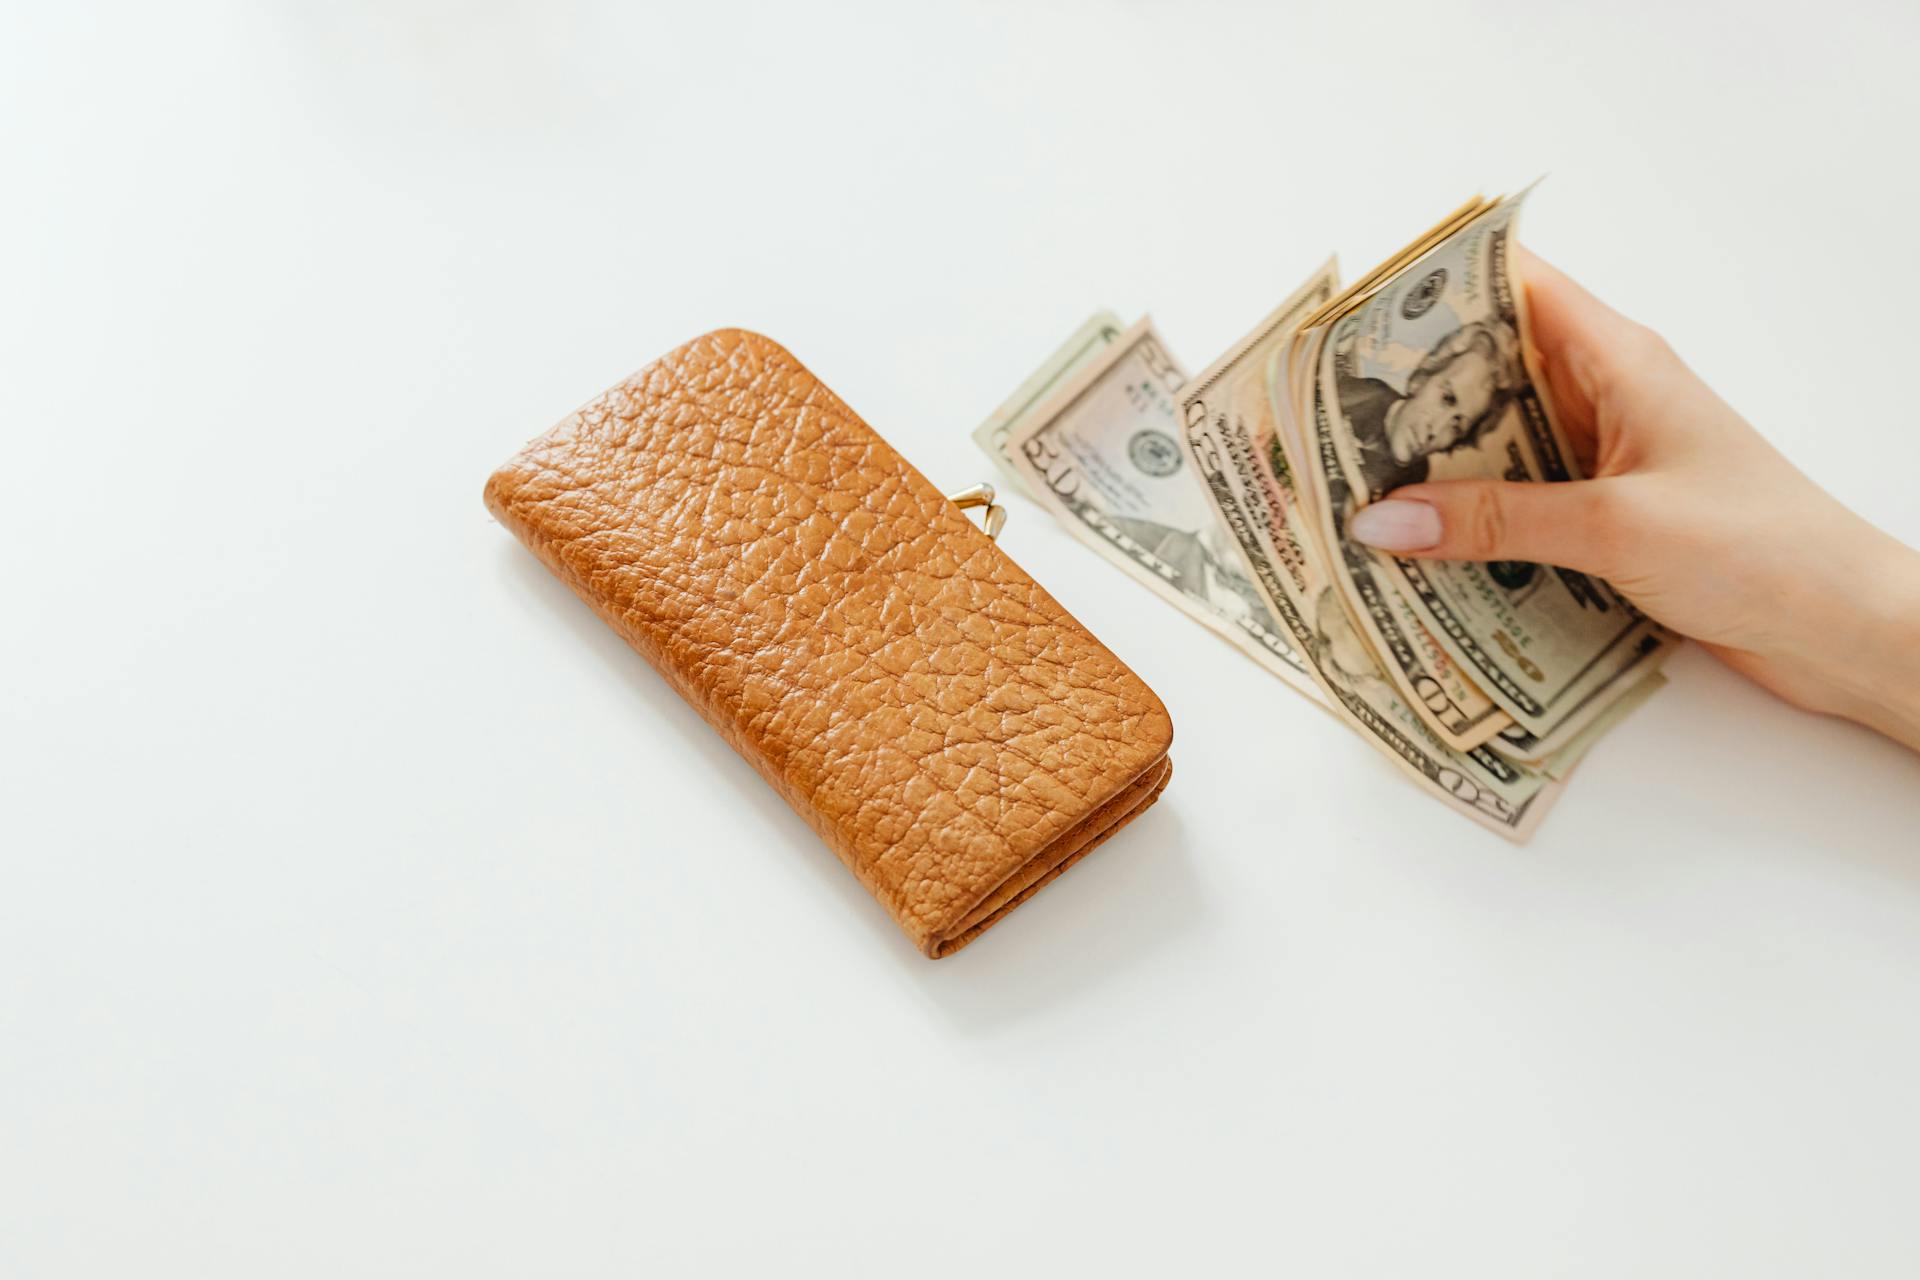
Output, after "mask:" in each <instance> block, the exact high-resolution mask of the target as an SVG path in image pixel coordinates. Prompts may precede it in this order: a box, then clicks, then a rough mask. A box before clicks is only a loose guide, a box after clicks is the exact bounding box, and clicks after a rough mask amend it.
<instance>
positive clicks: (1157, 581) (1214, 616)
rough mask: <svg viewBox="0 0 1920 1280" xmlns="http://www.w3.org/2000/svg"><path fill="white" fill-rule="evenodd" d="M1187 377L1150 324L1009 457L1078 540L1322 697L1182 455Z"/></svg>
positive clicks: (1031, 422)
mask: <svg viewBox="0 0 1920 1280" xmlns="http://www.w3.org/2000/svg"><path fill="white" fill-rule="evenodd" d="M1185 382H1186V373H1185V371H1184V370H1183V369H1182V368H1181V366H1180V363H1179V362H1178V361H1177V360H1175V359H1174V357H1173V356H1172V354H1171V353H1170V352H1168V350H1167V347H1166V344H1165V343H1164V342H1163V341H1162V340H1161V338H1160V335H1159V334H1158V333H1157V332H1156V331H1155V329H1154V327H1153V322H1152V320H1150V319H1142V320H1141V321H1140V322H1139V323H1138V324H1136V325H1134V326H1133V327H1132V328H1131V329H1128V330H1127V331H1126V332H1125V333H1123V334H1122V335H1120V337H1119V338H1118V339H1117V340H1116V341H1114V342H1113V343H1112V344H1111V345H1110V346H1108V347H1107V348H1106V350H1104V351H1103V352H1101V353H1100V354H1099V355H1098V356H1097V357H1096V358H1095V359H1094V360H1093V361H1092V362H1090V363H1088V364H1086V365H1084V367H1082V368H1081V369H1080V371H1079V372H1078V373H1077V374H1074V375H1073V376H1072V377H1070V378H1069V379H1067V381H1066V382H1065V384H1064V385H1062V386H1061V387H1060V388H1059V389H1058V390H1057V391H1056V392H1055V393H1054V394H1053V395H1052V396H1051V397H1050V398H1048V399H1047V400H1046V401H1045V402H1044V403H1043V404H1041V405H1039V406H1037V407H1036V408H1035V409H1034V410H1032V411H1031V412H1030V413H1028V414H1027V415H1026V416H1025V418H1024V420H1023V421H1021V422H1020V423H1018V424H1017V425H1016V426H1015V427H1014V428H1013V429H1012V430H1011V431H1010V432H1009V434H1008V437H1007V450H1008V457H1009V459H1010V460H1011V462H1012V465H1013V468H1014V471H1015V472H1016V474H1018V475H1019V476H1020V478H1021V480H1022V481H1023V482H1024V485H1025V487H1026V489H1027V491H1028V492H1029V493H1030V494H1032V495H1033V496H1034V498H1035V500H1036V501H1038V502H1040V503H1041V505H1043V506H1045V507H1047V508H1048V509H1049V510H1051V511H1052V512H1053V514H1054V516H1055V517H1056V518H1057V519H1059V520H1060V521H1061V523H1062V524H1064V525H1065V526H1066V528H1067V529H1068V531H1069V532H1071V533H1072V534H1073V536H1074V537H1076V538H1078V539H1079V540H1080V541H1082V542H1085V543H1086V544H1087V545H1089V546H1091V547H1092V548H1093V549H1094V550H1096V551H1098V552H1099V553H1100V554H1101V555H1103V556H1105V557H1106V558H1107V559H1109V560H1111V561H1113V562H1114V563H1115V564H1117V565H1119V566H1120V567H1121V568H1122V569H1124V570H1125V571H1126V572H1127V573H1128V574H1129V575H1131V576H1132V577H1134V578H1136V579H1138V580H1139V581H1141V582H1143V583H1145V584H1146V586H1147V587H1148V588H1149V589H1151V590H1152V591H1153V592H1154V593H1155V594H1156V595H1158V596H1160V597H1161V598H1162V599H1164V600H1166V601H1168V602H1170V603H1172V604H1174V605H1175V606H1177V607H1179V608H1180V609H1182V610H1184V611H1185V612H1186V613H1188V614H1189V615H1191V616H1192V617H1194V618H1195V619H1197V620H1198V621H1200V622H1201V623H1203V624H1204V625H1206V626H1207V627H1209V628H1211V629H1212V630H1214V631H1216V632H1218V633H1219V634H1220V635H1222V636H1224V637H1226V638H1227V639H1228V640H1230V641H1231V642H1233V644H1234V645H1236V646H1237V647H1238V648H1240V649H1241V650H1242V651H1243V652H1245V653H1247V654H1248V655H1249V656H1251V657H1252V658H1253V659H1254V660H1255V661H1257V662H1259V663H1260V665H1262V666H1263V667H1265V668H1266V669H1267V670H1268V671H1271V672H1272V673H1273V674H1274V675H1276V676H1279V677H1280V678H1281V679H1282V680H1283V681H1285V682H1286V683H1288V684H1290V685H1292V686H1293V687H1294V688H1296V689H1298V690H1300V691H1301V692H1302V693H1306V694H1308V695H1309V696H1310V697H1314V698H1316V699H1317V698H1318V697H1319V694H1318V690H1317V689H1316V688H1315V686H1314V683H1313V680H1312V678H1311V677H1310V676H1309V675H1308V674H1307V671H1306V666H1305V664H1304V663H1303V662H1302V660H1301V658H1300V655H1299V654H1297V653H1296V652H1295V651H1294V649H1293V647H1292V645H1291V644H1289V643H1288V641H1287V638H1286V636H1285V634H1284V633H1283V632H1282V631H1281V629H1280V627H1279V624H1278V623H1277V622H1276V621H1275V620H1274V617H1273V615H1272V613H1271V612H1270V611H1269V608H1268V606H1267V603H1266V601H1265V600H1264V599H1263V598H1262V597H1261V593H1260V591H1259V589H1258V588H1257V587H1256V586H1255V585H1254V584H1253V582H1252V581H1251V580H1250V579H1249V578H1248V577H1247V574H1246V570H1245V568H1244V567H1243V566H1242V564H1241V562H1240V557H1239V555H1238V553H1237V552H1235V550H1234V548H1233V545H1232V542H1231V539H1230V538H1229V537H1228V535H1227V532H1226V530H1224V529H1223V528H1221V527H1220V524H1219V522H1218V520H1217V519H1216V517H1215V515H1214V512H1213V509H1212V507H1211V506H1210V505H1209V504H1208V501H1207V498H1206V495H1205V494H1204V493H1203V492H1202V491H1201V489H1200V485H1199V482H1198V481H1197V480H1196V479H1195V477H1194V474H1193V470H1192V468H1191V467H1190V466H1188V464H1187V461H1186V458H1185V457H1184V455H1183V454H1182V453H1181V450H1180V444H1179V426H1178V421H1177V418H1176V400H1177V397H1178V396H1179V394H1180V390H1181V388H1182V387H1183V385H1184V384H1185Z"/></svg>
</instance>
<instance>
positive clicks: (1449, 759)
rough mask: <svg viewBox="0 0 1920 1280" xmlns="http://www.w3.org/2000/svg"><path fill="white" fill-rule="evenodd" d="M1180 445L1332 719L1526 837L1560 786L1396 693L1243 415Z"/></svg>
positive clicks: (1468, 811) (1483, 816)
mask: <svg viewBox="0 0 1920 1280" xmlns="http://www.w3.org/2000/svg"><path fill="white" fill-rule="evenodd" d="M1181 444H1182V448H1183V451H1184V452H1185V453H1186V455H1187V458H1188V460H1189V461H1190V462H1191V463H1192V465H1193V468H1194V470H1195V472H1196V473H1197V474H1198V475H1200V477H1201V479H1202V481H1203V482H1204V484H1205V487H1206V492H1207V495H1208V499H1209V501H1210V502H1211V504H1212V505H1213V506H1214V508H1215V510H1216V512H1217V513H1218V516H1219V518H1220V521H1221V523H1222V524H1223V525H1224V526H1225V527H1226V528H1227V529H1228V530H1229V531H1230V532H1231V533H1232V535H1233V537H1234V542H1235V546H1236V548H1237V549H1238V550H1239V552H1240V554H1241V558H1242V561H1243V563H1244V564H1245V566H1246V568H1247V570H1248V572H1249V573H1250V574H1251V575H1252V577H1253V578H1254V580H1255V582H1256V583H1258V584H1259V586H1260V589H1261V593H1262V595H1263V596H1264V597H1265V598H1266V600H1267V601H1268V603H1269V605H1270V606H1271V608H1272V611H1273V614H1274V616H1275V617H1276V618H1278V619H1279V620H1280V622H1281V624H1282V625H1283V626H1285V627H1286V628H1287V631H1288V635H1289V637H1290V638H1291V639H1292V641H1293V647H1294V648H1295V650H1296V651H1298V652H1299V653H1301V654H1302V655H1304V656H1305V658H1306V660H1307V665H1308V669H1309V670H1310V671H1311V672H1312V673H1313V675H1314V677H1315V679H1316V681H1317V682H1318V683H1319V685H1320V687H1321V690H1322V692H1323V695H1324V697H1325V698H1326V700H1327V702H1328V703H1329V704H1330V706H1331V708H1332V709H1333V711H1334V714H1335V715H1336V716H1337V717H1338V718H1340V719H1341V720H1342V721H1343V722H1345V723H1346V724H1347V725H1348V727H1350V728H1352V729H1353V730H1355V731H1356V732H1357V733H1359V734H1360V736H1361V738H1362V739H1364V740H1365V741H1367V742H1368V743H1369V744H1370V745H1372V746H1373V747H1375V748H1376V749H1377V750H1379V751H1380V752H1381V753H1382V754H1384V755H1386V756H1387V757H1388V758H1389V759H1391V760H1392V761H1393V762H1394V763H1395V764H1396V765H1398V766H1399V767H1400V768H1401V769H1402V770H1403V771H1404V772H1405V773H1406V774H1407V775H1408V776H1410V777H1411V778H1413V779H1414V780H1415V781H1416V782H1417V783H1419V784H1420V785H1421V787H1422V788H1423V789H1425V790H1426V791H1427V792H1428V793H1429V794H1431V795H1433V796H1434V797H1435V798H1437V799H1439V800H1440V801H1442V802H1443V803H1445V804H1446V805H1447V806H1448V807H1450V808H1452V809H1454V810H1456V811H1457V812H1460V813H1463V814H1465V815H1466V816H1468V817H1470V818H1472V819H1474V820H1475V821H1477V822H1480V823H1482V824H1483V825H1485V826H1488V827H1490V828H1492V829H1493V830H1495V831H1497V832H1499V833H1500V834H1502V835H1505V836H1507V837H1509V838H1511V839H1514V840H1524V839H1525V838H1526V837H1527V836H1528V835H1529V834H1530V833H1531V832H1532V830H1533V828H1534V827H1535V826H1536V825H1537V824H1538V823H1539V821H1540V819H1541V817H1542V816H1543V815H1544V814H1545V813H1546V811H1547V809H1548V808H1549V807H1550V806H1551V804H1552V802H1553V800H1554V798H1555V797H1556V796H1557V794H1558V790H1559V784H1558V783H1556V782H1554V781H1553V780H1552V779H1550V778H1547V777H1544V776H1542V775H1540V774H1538V773H1535V772H1533V771H1530V770H1528V769H1525V768H1523V767H1521V766H1519V765H1516V764H1514V763H1513V762H1511V761H1509V760H1507V759H1506V758H1504V757H1503V756H1501V755H1499V754H1498V753H1496V752H1494V751H1491V750H1489V749H1487V748H1486V747H1476V748H1474V749H1473V750H1471V751H1465V752H1462V751H1455V750H1454V749H1453V748H1451V747H1449V746H1447V744H1446V743H1444V742H1442V741H1441V740H1440V739H1439V738H1438V737H1436V736H1435V735H1434V734H1433V732H1432V731H1431V730H1430V729H1429V728H1428V726H1427V724H1426V722H1425V720H1424V719H1423V718H1422V717H1421V716H1420V715H1419V714H1417V713H1416V712H1415V711H1414V710H1413V709H1412V707H1410V706H1409V705H1408V703H1407V702H1406V700H1405V699H1403V698H1402V697H1401V696H1400V693H1399V691H1398V690H1397V689H1396V688H1395V687H1394V686H1393V683H1392V682H1391V681H1390V680H1389V679H1388V677H1387V675H1386V673H1385V672H1384V671H1383V670H1382V669H1381V666H1380V663H1379V661H1378V660H1377V659H1376V658H1375V657H1374V654H1373V651H1372V649H1371V648H1370V647H1369V646H1368V644H1367V643H1366V641H1365V639H1364V638H1363V637H1362V636H1361V635H1360V633H1359V631H1358V629H1357V628H1356V627H1355V626H1354V623H1353V619H1352V617H1351V615H1350V614H1349V612H1348V610H1347V609H1346V607H1345V605H1344V603H1343V602H1342V600H1341V599H1340V596H1339V593H1338V592H1337V591H1336V590H1335V588H1334V585H1333V582H1332V581H1331V579H1330V578H1329V577H1328V575H1327V573H1326V571H1325V569H1324V567H1323V566H1322V564H1321V562H1320V556H1319V553H1318V552H1317V551H1316V550H1315V549H1314V548H1313V546H1312V545H1311V544H1310V542H1309V540H1308V539H1307V537H1306V536H1305V531H1304V529H1303V528H1302V527H1301V525H1300V523H1299V522H1300V516H1301V512H1300V509H1299V506H1298V503H1297V501H1295V500H1294V499H1293V497H1292V496H1291V495H1290V494H1289V493H1288V492H1287V488H1288V485H1289V483H1290V481H1289V479H1288V478H1287V477H1286V476H1284V475H1279V474H1276V473H1275V472H1273V471H1272V470H1271V469H1269V470H1268V471H1267V474H1266V476H1265V477H1264V479H1263V477H1262V476H1261V468H1260V466H1259V464H1258V462H1257V461H1256V459H1257V457H1258V453H1259V449H1258V446H1257V445H1256V444H1255V442H1254V440H1253V439H1252V437H1251V435H1250V433H1249V432H1248V431H1247V429H1246V425H1245V422H1244V420H1242V421H1239V422H1236V421H1235V420H1234V418H1233V417H1232V416H1230V415H1227V414H1220V413H1214V414H1194V415H1191V416H1189V417H1188V418H1187V420H1186V422H1185V425H1184V430H1183V432H1182V436H1181ZM1269 485H1273V486H1277V488H1278V490H1279V493H1278V501H1277V502H1276V501H1274V500H1273V498H1272V497H1270V496H1268V495H1269V493H1270V490H1269V488H1268V486H1269Z"/></svg>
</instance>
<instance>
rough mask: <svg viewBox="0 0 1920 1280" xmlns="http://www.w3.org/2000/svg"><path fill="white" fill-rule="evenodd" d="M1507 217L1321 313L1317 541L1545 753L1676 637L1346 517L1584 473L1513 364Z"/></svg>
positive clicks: (1561, 585)
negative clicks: (1373, 543)
mask: <svg viewBox="0 0 1920 1280" xmlns="http://www.w3.org/2000/svg"><path fill="white" fill-rule="evenodd" d="M1518 209H1519V201H1518V200H1517V199H1509V200H1505V201H1501V202H1498V203H1496V204H1495V205H1493V206H1492V207H1491V208H1490V209H1489V210H1487V211H1485V212H1483V213H1481V214H1480V215H1479V216H1478V217H1476V218H1475V219H1474V220H1473V221H1471V222H1470V223H1468V224H1467V225H1466V226H1464V227H1462V228H1460V229H1458V230H1456V231H1454V232H1453V233H1452V234H1451V235H1449V236H1447V238H1446V239H1445V240H1443V241H1442V242H1440V243H1439V244H1438V245H1435V246H1433V247H1432V248H1430V249H1428V251H1427V252H1426V253H1424V254H1422V255H1421V256H1419V257H1418V258H1417V259H1416V260H1414V261H1412V262H1409V263H1407V264H1406V265H1405V266H1403V267H1402V268H1401V269H1400V270H1399V271H1398V272H1396V273H1394V274H1393V275H1391V276H1390V277H1388V278H1386V279H1385V280H1383V281H1381V282H1380V283H1379V284H1378V285H1377V286H1376V288H1375V289H1374V291H1373V292H1372V293H1371V294H1370V295H1369V296H1367V297H1366V298H1365V299H1364V300H1363V301H1362V302H1361V303H1360V304H1359V305H1358V306H1357V307H1356V308H1355V309H1354V310H1352V311H1350V312H1347V313H1346V314H1344V315H1342V316H1340V317H1338V318H1337V319H1335V320H1333V322H1332V324H1331V329H1330V332H1329V333H1328V335H1327V338H1326V341H1325V343H1324V345H1323V347H1322V349H1321V352H1320V356H1319V360H1318V367H1317V368H1316V369H1314V370H1313V371H1312V372H1313V376H1314V381H1315V385H1316V387H1317V388H1318V392H1317V394H1318V395H1320V396H1322V397H1324V408H1325V413H1324V415H1318V414H1317V415H1316V421H1315V422H1314V423H1312V424H1310V426H1311V428H1312V430H1313V432H1314V439H1313V440H1312V441H1311V442H1310V446H1309V455H1310V466H1311V470H1312V473H1313V474H1312V481H1313V483H1314V485H1315V501H1314V504H1313V505H1315V506H1316V507H1317V508H1318V509H1319V512H1320V516H1321V528H1320V530H1319V531H1318V532H1319V534H1320V536H1321V537H1322V538H1323V539H1324V540H1325V541H1326V543H1327V544H1328V545H1330V546H1332V547H1335V548H1338V549H1339V553H1340V557H1341V559H1342V560H1343V561H1351V562H1354V563H1364V562H1370V563H1371V565H1372V566H1373V568H1374V570H1375V572H1374V573H1373V574H1372V575H1371V576H1372V577H1373V579H1374V581H1375V582H1376V583H1378V584H1382V585H1384V586H1386V587H1388V588H1389V589H1390V590H1391V593H1392V594H1393V595H1394V596H1396V597H1397V603H1398V604H1399V605H1400V606H1403V607H1404V608H1405V609H1407V610H1408V611H1410V613H1411V615H1412V616H1413V617H1415V618H1417V619H1418V620H1419V622H1420V623H1421V625H1422V626H1423V627H1424V628H1425V631H1426V633H1427V634H1428V635H1429V636H1431V637H1432V638H1433V639H1434V640H1435V641H1436V642H1437V643H1438V644H1439V646H1440V647H1441V648H1442V649H1443V650H1444V652H1445V653H1446V655H1447V656H1448V657H1449V658H1450V659H1451V660H1452V662H1453V664H1454V666H1455V668H1456V669H1457V670H1458V672H1459V673H1460V674H1461V676H1462V677H1464V679H1465V680H1466V681H1468V682H1470V683H1471V684H1472V686H1474V687H1475V688H1477V689H1479V690H1481V691H1483V692H1484V694H1485V696H1486V698H1487V699H1489V700H1490V701H1491V703H1492V704H1493V705H1495V706H1497V707H1498V708H1499V710H1500V711H1502V712H1504V713H1505V714H1506V715H1507V716H1509V717H1510V718H1511V720H1512V722H1513V723H1514V724H1515V725H1517V726H1519V728H1520V729H1521V730H1523V731H1524V732H1525V734H1527V735H1531V738H1532V739H1533V746H1534V749H1535V750H1538V751H1551V750H1553V749H1554V748H1556V747H1557V746H1558V745H1560V744H1561V743H1563V742H1565V741H1567V740H1569V739H1570V738H1571V737H1572V736H1573V735H1574V734H1576V733H1577V732H1578V730H1579V729H1580V727H1582V726H1583V725H1584V723H1586V722H1587V721H1588V720H1590V719H1592V718H1593V717H1594V716H1597V715H1599V714H1600V713H1602V712H1603V711H1604V710H1605V709H1606V706H1607V704H1608V703H1609V702H1610V701H1611V700H1612V699H1613V698H1614V697H1617V696H1620V695H1623V694H1625V693H1626V692H1627V691H1628V690H1629V689H1631V688H1632V687H1634V685H1635V684H1636V683H1637V682H1638V680H1639V679H1640V678H1641V677H1642V676H1643V675H1644V674H1645V673H1646V672H1648V671H1651V670H1653V669H1655V668H1657V667H1658V665H1659V663H1660V661H1661V660H1662V659H1663V658H1664V656H1665V654H1666V652H1667V651H1668V650H1669V649H1670V648H1671V646H1672V643H1673V639H1672V637H1671V635H1670V634H1669V633H1668V632H1666V631H1665V630H1664V629H1662V628H1661V627H1660V626H1659V625H1658V624H1656V623H1654V622H1653V621H1651V620H1650V619H1648V618H1647V617H1645V616H1644V615H1643V614H1641V613H1640V612H1639V611H1638V610H1637V609H1635V608H1634V607H1633V605H1632V604H1631V603H1629V602H1628V601H1627V600H1626V599H1625V598H1624V597H1623V596H1621V595H1620V594H1619V593H1618V592H1617V591H1615V590H1614V589H1613V587H1611V586H1610V585H1609V584H1607V583H1606V582H1603V581H1601V580H1599V579H1597V578H1594V577H1591V576H1590V575H1587V574H1581V573H1576V572H1573V571H1572V570H1567V569H1556V568H1549V567H1546V566H1541V565H1536V564H1528V563H1522V562H1517V561H1498V562H1492V563H1480V562H1475V561H1429V560H1418V559H1413V558H1410V557H1401V556H1393V555H1389V554H1386V553H1382V552H1377V551H1373V550H1371V549H1368V548H1364V547H1360V546H1359V545H1358V544H1354V543H1351V542H1350V541H1349V540H1348V539H1347V537H1346V532H1345V521H1346V519H1347V517H1348V516H1350V515H1351V514H1352V512H1353V511H1354V510H1357V509H1358V508H1359V507H1362V506H1365V505H1366V504H1367V503H1369V502H1373V501H1375V500H1377V499H1379V498H1381V497H1383V496H1385V495H1386V494H1387V493H1388V492H1390V491H1392V490H1393V489H1396V488H1398V487H1400V486H1402V485H1406V484H1414V483H1418V482H1420V481H1424V480H1429V479H1431V480H1443V479H1458V478H1468V477H1489V478H1505V479H1508V480H1527V481H1538V482H1546V483H1551V482H1556V481H1565V480H1572V479H1576V478H1578V477H1579V475H1580V471H1579V463H1578V461H1577V460H1576V458H1575V455H1574V453H1573V451H1572V449H1571V448H1569V446H1568V444H1567V441H1566V440H1565V438H1564V436H1563V435H1562V433H1561V432H1560V431H1559V430H1558V429H1557V427H1556V426H1555V424H1554V423H1553V421H1552V420H1551V418H1550V416H1549V414H1548V410H1547V406H1546V405H1545V403H1544V402H1543V400H1542V399H1541V397H1540V395H1539V393H1538V392H1537V391H1536V390H1535V386H1534V381H1533V379H1532V377H1531V376H1530V373H1529V370H1528V368H1527V366H1526V364H1525V361H1524V358H1523V348H1524V346H1525V342H1524V338H1525V334H1524V333H1523V317H1522V315H1521V311H1520V308H1519V301H1518V297H1517V289H1516V285H1515V281H1514V280H1513V278H1512V275H1511V270H1510V265H1509V263H1510V258H1509V255H1510V251H1511V234H1512V228H1513V223H1514V218H1515V216H1516V214H1517V213H1518Z"/></svg>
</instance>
